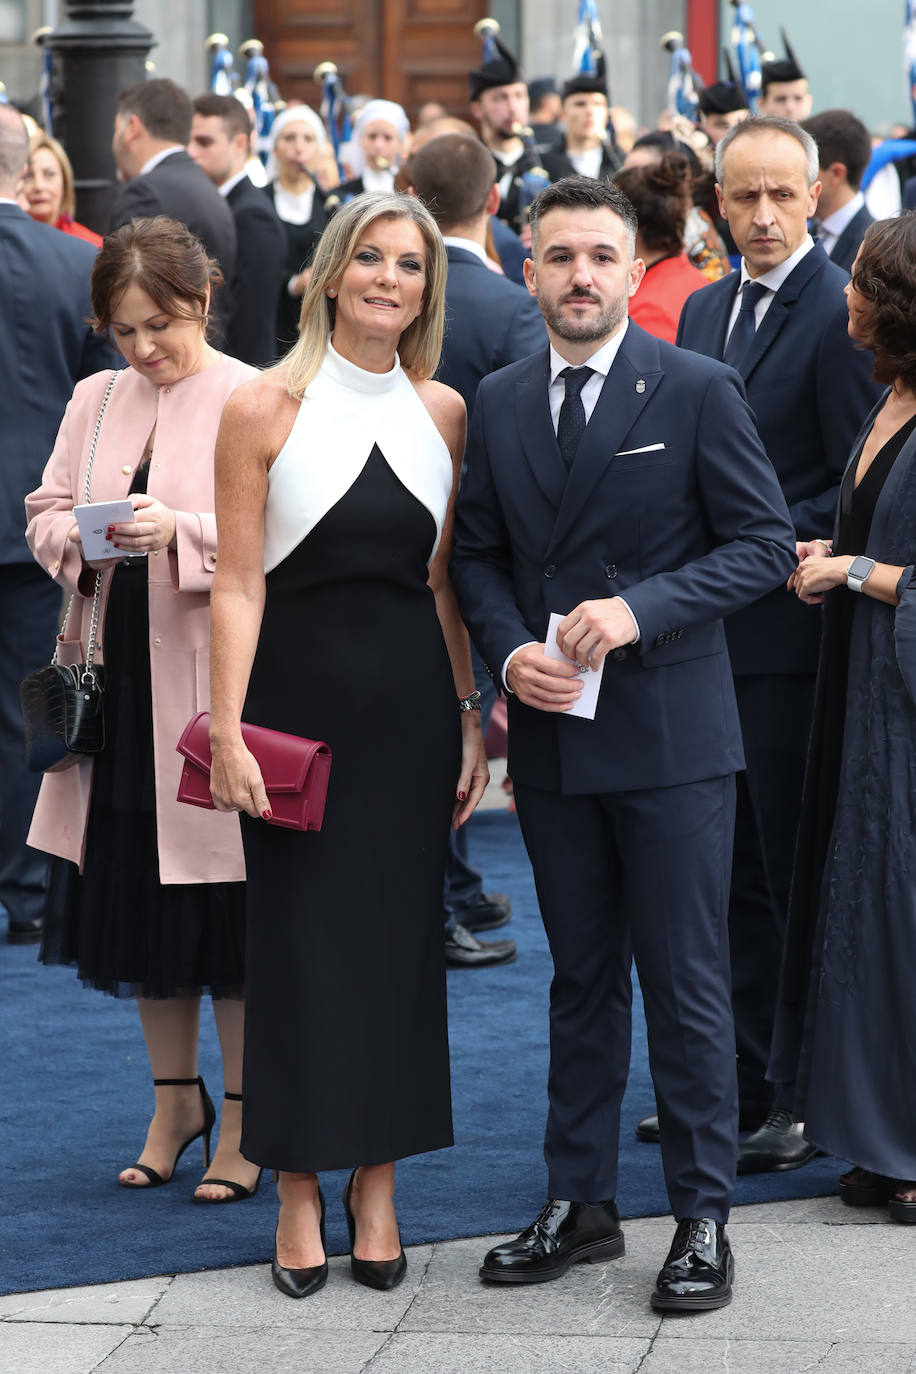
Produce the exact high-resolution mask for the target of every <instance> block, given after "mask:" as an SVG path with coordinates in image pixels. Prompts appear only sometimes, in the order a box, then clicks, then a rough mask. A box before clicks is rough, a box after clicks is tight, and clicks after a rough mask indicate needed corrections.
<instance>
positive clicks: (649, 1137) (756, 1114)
mask: <svg viewBox="0 0 916 1374" xmlns="http://www.w3.org/2000/svg"><path fill="white" fill-rule="evenodd" d="M769 1112H770V1108H769V1106H768V1105H764V1106H760V1105H759V1104H757V1103H754V1102H741V1103H739V1105H738V1130H739V1131H757V1130H759V1129H760V1127H761V1126H762V1125H763V1123H764V1122H765V1121H766V1119H767V1116H768V1115H769ZM636 1139H637V1140H642V1141H644V1142H645V1143H646V1144H647V1145H658V1143H659V1141H660V1140H661V1135H660V1133H659V1129H658V1117H657V1116H644V1117H643V1119H642V1121H638V1122H637V1123H636Z"/></svg>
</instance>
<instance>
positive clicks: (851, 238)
mask: <svg viewBox="0 0 916 1374" xmlns="http://www.w3.org/2000/svg"><path fill="white" fill-rule="evenodd" d="M874 222H875V217H874V215H873V214H872V213H871V212H870V210H869V208H868V206H867V205H863V206H862V207H861V209H860V210H859V211H858V213H857V214H855V215H853V217H852V219H851V220H850V221H849V223H848V224H847V226H846V228H845V229H844V230H843V232H842V234H840V236H839V238H838V239H837V241H836V243H835V244H834V245H833V252H832V253H831V254H830V261H831V262H832V263H835V264H836V266H837V267H842V268H843V269H844V271H846V272H851V271H852V264H853V263H854V262H855V257H856V253H858V251H859V245H860V244H861V242H862V240H863V239H864V237H865V230H866V229H867V228H868V226H869V225H870V224H874Z"/></svg>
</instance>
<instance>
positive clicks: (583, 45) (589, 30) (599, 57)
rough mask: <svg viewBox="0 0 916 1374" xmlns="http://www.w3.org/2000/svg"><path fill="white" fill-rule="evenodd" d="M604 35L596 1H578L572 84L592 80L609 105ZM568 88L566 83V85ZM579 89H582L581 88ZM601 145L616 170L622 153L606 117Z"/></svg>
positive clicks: (611, 124)
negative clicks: (578, 80) (577, 79)
mask: <svg viewBox="0 0 916 1374" xmlns="http://www.w3.org/2000/svg"><path fill="white" fill-rule="evenodd" d="M603 45H604V35H603V33H602V32H601V20H600V19H599V17H598V5H597V0H579V13H578V17H577V19H576V27H575V30H574V35H573V81H575V80H576V78H577V77H578V78H582V77H586V78H591V79H592V80H593V81H594V82H595V87H593V89H597V88H598V87H599V86H600V87H601V88H603V94H604V95H605V97H606V99H607V102H608V105H610V103H611V93H610V88H609V85H608V79H607V59H606V57H605V52H604V46H603ZM567 85H569V83H567ZM582 89H585V86H584V85H583V87H582ZM602 142H603V144H604V147H605V151H606V153H607V157H608V159H609V161H610V163H611V165H612V166H613V167H614V168H615V169H616V168H619V167H620V166H621V165H622V163H623V154H622V153H621V151H620V147H619V146H618V143H617V135H616V133H615V131H614V122H613V120H612V119H611V118H610V116H608V121H607V124H606V125H605V128H604V135H603V138H602Z"/></svg>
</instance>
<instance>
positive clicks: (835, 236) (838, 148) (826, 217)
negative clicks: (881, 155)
mask: <svg viewBox="0 0 916 1374" xmlns="http://www.w3.org/2000/svg"><path fill="white" fill-rule="evenodd" d="M802 128H803V129H806V130H807V132H808V133H809V134H810V135H811V137H812V138H813V139H814V141H815V143H816V144H817V154H818V163H819V171H818V180H819V181H820V183H821V193H820V196H819V197H818V202H817V219H816V220H813V221H812V225H811V228H812V233H815V234H816V236H817V241H818V243H819V244H820V245H821V247H822V248H823V250H824V252H825V253H826V254H827V256H828V258H829V259H830V261H831V262H835V263H836V265H837V267H842V268H843V270H844V271H845V272H849V271H850V270H851V268H852V264H853V262H854V261H855V256H856V253H858V251H859V245H860V243H861V242H862V240H863V238H864V237H865V230H866V229H867V228H868V226H869V225H870V224H874V222H875V221H874V218H873V217H872V215H871V214H870V213H869V209H868V206H867V205H866V204H865V197H864V196H863V194H862V192H861V191H860V190H859V187H860V186H861V185H862V176H863V174H864V172H865V168H866V167H867V166H868V163H869V159H870V158H871V134H870V133H869V132H868V130H867V129H866V127H865V125H864V124H863V123H862V121H861V119H856V117H855V115H854V114H852V113H851V112H850V111H849V110H822V111H821V113H820V114H816V115H812V116H811V118H810V119H806V120H805V122H804V124H803V125H802Z"/></svg>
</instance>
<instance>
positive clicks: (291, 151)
mask: <svg viewBox="0 0 916 1374" xmlns="http://www.w3.org/2000/svg"><path fill="white" fill-rule="evenodd" d="M270 139H271V145H272V146H271V154H270V161H269V163H268V165H267V177H268V182H267V185H266V187H265V188H264V192H265V195H268V196H270V198H271V200H272V201H273V205H274V209H275V210H276V212H277V216H278V218H279V220H280V222H281V224H282V225H283V228H284V230H285V232H286V263H285V266H284V270H283V281H282V283H281V286H280V296H279V299H278V301H277V352H278V354H282V353H286V352H287V350H288V349H290V348H292V346H293V344H294V343H295V342H296V339H297V338H298V335H299V312H300V310H301V309H302V296H303V293H304V291H305V287H306V283H307V282H308V273H309V265H310V263H311V261H312V255H313V253H314V252H315V245H316V244H317V242H318V240H319V238H320V237H321V231H322V229H323V228H324V226H325V225H326V224H327V222H328V212H327V211H326V209H325V200H326V198H327V196H326V192H325V191H324V189H323V188H322V186H321V184H320V182H319V180H318V173H319V169H320V168H321V166H322V164H323V158H324V148H325V145H326V144H327V142H328V135H327V130H326V129H325V127H324V124H323V123H322V121H321V119H320V118H319V117H318V115H316V113H315V111H314V110H312V109H310V108H309V106H308V105H291V106H288V107H287V108H286V109H285V110H284V111H283V112H282V114H279V115H278V116H277V118H276V119H275V120H274V122H273V124H272V125H271V130H270Z"/></svg>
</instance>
